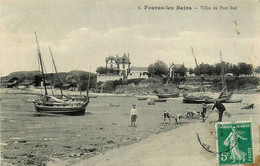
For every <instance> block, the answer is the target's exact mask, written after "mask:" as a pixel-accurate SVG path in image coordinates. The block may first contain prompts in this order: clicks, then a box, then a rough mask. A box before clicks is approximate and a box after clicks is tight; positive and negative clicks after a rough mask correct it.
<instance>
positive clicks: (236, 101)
mask: <svg viewBox="0 0 260 166" xmlns="http://www.w3.org/2000/svg"><path fill="white" fill-rule="evenodd" d="M224 102H225V103H241V102H242V99H238V100H231V99H229V100H226V101H224Z"/></svg>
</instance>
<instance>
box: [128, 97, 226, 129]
mask: <svg viewBox="0 0 260 166" xmlns="http://www.w3.org/2000/svg"><path fill="white" fill-rule="evenodd" d="M207 108H208V107H207V104H205V103H202V111H201V112H199V113H198V114H199V115H200V116H201V117H202V122H205V121H206V112H207ZM215 108H216V109H217V110H218V115H219V117H218V122H222V117H223V113H224V112H225V111H226V108H225V106H224V105H223V104H222V102H221V101H219V100H216V101H215V102H214V105H213V107H212V108H211V109H212V111H213V110H214V109H215ZM196 113H197V112H195V113H194V112H191V111H188V112H187V114H186V116H189V117H193V116H194V115H195V114H196ZM226 114H228V113H227V112H226ZM130 116H131V126H135V123H136V119H137V109H136V105H133V106H132V109H131V112H130ZM162 116H163V121H164V124H165V123H166V120H167V119H168V120H169V122H170V123H171V118H174V119H175V122H176V124H179V121H180V119H181V118H185V117H186V116H183V115H181V114H176V115H175V116H172V115H171V113H170V112H169V111H168V110H166V109H165V110H164V112H163V114H162Z"/></svg>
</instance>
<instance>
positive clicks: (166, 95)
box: [156, 93, 179, 98]
mask: <svg viewBox="0 0 260 166" xmlns="http://www.w3.org/2000/svg"><path fill="white" fill-rule="evenodd" d="M156 96H157V97H158V98H177V97H179V93H175V94H159V95H156Z"/></svg>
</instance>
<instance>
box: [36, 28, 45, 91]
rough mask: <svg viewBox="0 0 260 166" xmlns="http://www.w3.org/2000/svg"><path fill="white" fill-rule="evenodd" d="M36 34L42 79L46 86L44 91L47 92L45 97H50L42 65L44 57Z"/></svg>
mask: <svg viewBox="0 0 260 166" xmlns="http://www.w3.org/2000/svg"><path fill="white" fill-rule="evenodd" d="M34 33H35V39H36V44H37V52H38V57H39V60H40V65H41V70H42V79H43V86H44V90H45V95H48V93H47V88H46V82H45V75H44V71H43V65H42V55H41V51H40V46H39V42H38V38H37V34H36V32H34Z"/></svg>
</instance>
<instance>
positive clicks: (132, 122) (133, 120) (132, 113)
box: [130, 105, 137, 127]
mask: <svg viewBox="0 0 260 166" xmlns="http://www.w3.org/2000/svg"><path fill="white" fill-rule="evenodd" d="M130 116H131V127H132V126H135V122H136V118H137V109H136V105H133V107H132V109H131V112H130Z"/></svg>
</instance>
